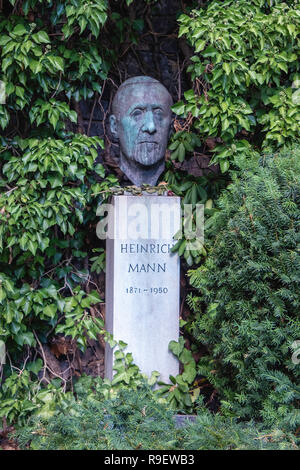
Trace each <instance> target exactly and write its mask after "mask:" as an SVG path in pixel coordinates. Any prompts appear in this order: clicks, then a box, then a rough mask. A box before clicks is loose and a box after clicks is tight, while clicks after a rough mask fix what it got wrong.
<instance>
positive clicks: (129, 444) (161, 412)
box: [14, 379, 297, 450]
mask: <svg viewBox="0 0 300 470" xmlns="http://www.w3.org/2000/svg"><path fill="white" fill-rule="evenodd" d="M79 384H80V381H79ZM86 385H87V384H86V383H83V384H82V385H80V387H77V389H76V390H78V388H79V390H80V393H79V394H78V399H77V401H76V402H70V403H69V406H68V404H66V403H65V404H64V405H63V406H58V407H57V411H56V413H55V415H54V416H53V417H50V418H45V417H41V416H40V417H38V418H35V419H32V420H31V421H30V422H29V424H28V425H27V426H26V427H24V428H22V429H20V430H18V431H17V433H16V434H14V437H16V438H17V440H18V443H19V445H20V446H21V448H23V449H32V450H33V449H34V450H39V449H42V450H50V449H51V450H70V449H72V450H73V449H74V450H75V449H77V450H79V449H85V450H115V449H119V450H124V449H127V450H130V449H131V450H133V449H142V450H143V449H149V450H171V449H174V450H176V449H186V450H197V449H199V450H201V449H223V450H233V449H257V450H262V449H296V448H297V446H296V443H295V442H294V440H293V437H292V436H290V435H286V434H284V433H283V432H282V431H280V430H278V429H269V430H263V429H259V428H258V427H257V426H255V425H253V423H249V424H248V425H244V424H241V423H237V422H236V420H234V419H229V418H224V417H222V416H220V415H216V416H213V415H212V414H211V413H209V411H207V410H206V409H205V408H204V407H202V406H201V407H200V408H199V411H198V416H197V420H196V422H195V423H194V424H188V425H186V426H184V427H177V426H176V424H175V420H174V418H173V411H171V410H170V409H169V408H168V406H167V404H166V403H165V402H163V401H161V400H160V401H158V400H157V399H156V398H155V396H154V395H153V392H152V391H151V390H150V389H149V387H148V386H146V385H144V384H143V385H141V386H140V387H139V388H138V389H136V390H131V389H129V388H123V389H121V390H120V391H119V392H118V394H117V395H116V396H114V397H112V398H109V399H103V395H102V392H101V389H102V387H103V384H101V379H97V383H95V381H94V383H91V384H90V386H89V387H86ZM93 385H94V387H93V388H94V392H93V393H91V386H93ZM83 390H84V391H83Z"/></svg>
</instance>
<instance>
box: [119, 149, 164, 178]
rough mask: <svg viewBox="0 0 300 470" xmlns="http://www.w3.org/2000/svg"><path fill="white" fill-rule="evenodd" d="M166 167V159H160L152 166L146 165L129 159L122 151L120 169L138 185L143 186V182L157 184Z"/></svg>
mask: <svg viewBox="0 0 300 470" xmlns="http://www.w3.org/2000/svg"><path fill="white" fill-rule="evenodd" d="M164 168H165V161H164V159H161V160H159V161H158V162H157V163H154V164H153V165H151V166H146V165H142V164H141V163H138V162H136V161H134V160H129V159H128V158H126V157H125V155H124V154H123V153H122V152H120V169H121V170H122V171H123V173H125V175H126V176H127V178H128V179H129V180H130V181H132V183H133V184H135V185H136V186H141V185H142V184H149V185H150V186H155V185H156V183H157V180H158V178H159V176H160V175H161V173H162V172H163V171H164Z"/></svg>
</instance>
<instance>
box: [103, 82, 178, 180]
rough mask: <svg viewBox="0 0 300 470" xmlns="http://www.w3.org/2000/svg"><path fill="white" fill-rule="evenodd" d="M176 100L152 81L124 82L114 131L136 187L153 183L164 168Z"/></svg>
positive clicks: (115, 107) (122, 160)
mask: <svg viewBox="0 0 300 470" xmlns="http://www.w3.org/2000/svg"><path fill="white" fill-rule="evenodd" d="M171 105H172V98H171V96H170V94H169V92H168V91H167V89H166V88H165V87H164V86H163V85H162V84H161V83H159V82H158V81H157V80H154V79H152V78H150V77H135V78H132V79H129V80H127V81H126V82H124V83H123V84H122V85H121V87H120V88H119V90H118V92H117V95H116V96H115V99H114V102H113V113H114V114H113V115H112V116H111V117H110V124H111V131H112V133H113V135H115V137H117V138H118V139H119V143H120V153H121V155H120V167H121V169H122V170H123V171H124V173H125V174H126V175H127V176H128V178H129V179H131V181H133V182H134V183H135V184H141V183H148V184H155V183H156V181H155V182H154V183H153V181H154V179H155V178H156V180H157V178H158V176H159V175H160V173H161V172H162V171H163V168H164V155H165V151H166V147H167V143H168V137H169V131H170V124H171V117H172V114H171V109H170V107H171Z"/></svg>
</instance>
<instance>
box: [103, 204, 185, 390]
mask: <svg viewBox="0 0 300 470" xmlns="http://www.w3.org/2000/svg"><path fill="white" fill-rule="evenodd" d="M112 204H113V207H114V210H113V211H110V213H109V217H108V232H109V237H110V238H108V239H107V242H106V244H107V247H106V254H107V261H106V329H107V330H108V331H109V332H110V333H112V335H113V337H114V339H115V340H117V341H119V340H122V341H124V342H125V343H127V344H128V346H127V348H126V350H125V351H126V352H131V353H132V354H133V359H134V362H135V364H137V365H138V366H139V368H140V369H141V371H142V372H143V373H145V374H147V375H148V376H150V375H151V372H152V371H154V370H156V371H158V372H160V374H161V375H160V378H159V380H162V381H165V382H169V375H170V374H171V375H174V376H176V375H177V374H178V373H179V363H178V361H177V359H176V358H175V357H174V356H173V355H172V353H171V352H169V350H168V344H169V342H170V341H171V340H175V341H178V337H179V284H180V278H179V269H180V265H179V256H178V254H177V253H171V252H170V249H171V248H172V246H173V245H174V244H175V243H176V241H175V240H174V239H173V238H172V237H173V236H174V235H175V233H176V232H177V231H178V230H179V229H180V198H178V197H168V196H154V195H145V196H141V197H139V196H126V195H124V196H114V197H113V198H112ZM105 375H106V377H108V378H109V379H112V377H113V351H112V349H111V348H110V347H109V345H107V349H106V357H105Z"/></svg>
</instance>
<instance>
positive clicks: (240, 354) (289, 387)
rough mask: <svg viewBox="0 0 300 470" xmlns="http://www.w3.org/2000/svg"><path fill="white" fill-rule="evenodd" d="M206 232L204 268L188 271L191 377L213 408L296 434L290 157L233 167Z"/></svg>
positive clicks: (297, 217)
mask: <svg viewBox="0 0 300 470" xmlns="http://www.w3.org/2000/svg"><path fill="white" fill-rule="evenodd" d="M240 166H241V174H240V176H236V175H233V183H232V184H231V185H230V186H229V187H228V190H226V191H224V192H223V194H222V196H221V197H220V199H219V201H218V206H219V209H220V210H219V211H218V212H217V213H216V214H215V215H214V216H213V219H214V220H213V224H212V225H211V227H210V229H209V230H208V231H207V232H206V236H207V237H208V238H209V240H210V244H209V256H208V258H207V261H206V263H205V264H203V265H202V266H201V267H200V268H198V269H197V270H194V271H191V272H190V275H191V282H192V284H193V286H194V287H196V288H197V289H199V291H200V296H199V297H196V298H195V297H194V298H190V306H192V307H193V308H194V310H195V312H196V320H195V322H194V336H195V338H196V339H197V340H198V341H200V342H201V343H203V344H205V345H206V346H207V348H208V352H209V354H208V355H207V356H204V357H203V358H201V359H200V361H199V364H198V373H199V374H201V375H204V376H205V377H207V378H208V379H209V381H210V382H211V383H212V384H213V385H214V386H215V387H216V388H217V390H218V391H219V393H220V395H221V398H222V399H223V409H224V410H225V409H226V410H228V412H233V413H235V414H237V415H238V416H241V417H243V418H250V417H251V418H257V419H262V418H263V419H264V421H265V423H267V425H273V424H274V423H275V422H276V421H277V420H280V421H283V422H284V423H285V426H286V427H289V428H290V429H295V428H296V427H297V426H299V422H300V421H299V419H300V413H299V409H298V405H299V398H300V389H299V373H300V369H299V365H298V364H297V363H296V362H295V361H292V352H293V351H292V349H291V347H292V344H293V342H294V341H295V340H299V338H300V322H299V314H298V312H299V306H300V257H299V241H300V238H299V233H300V230H299V229H300V225H299V224H300V192H299V179H300V149H299V146H296V147H294V148H285V149H284V150H282V152H281V153H279V154H275V155H267V156H263V157H262V158H261V161H260V165H257V162H256V161H253V162H252V161H247V159H245V158H243V159H241V161H240Z"/></svg>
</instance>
